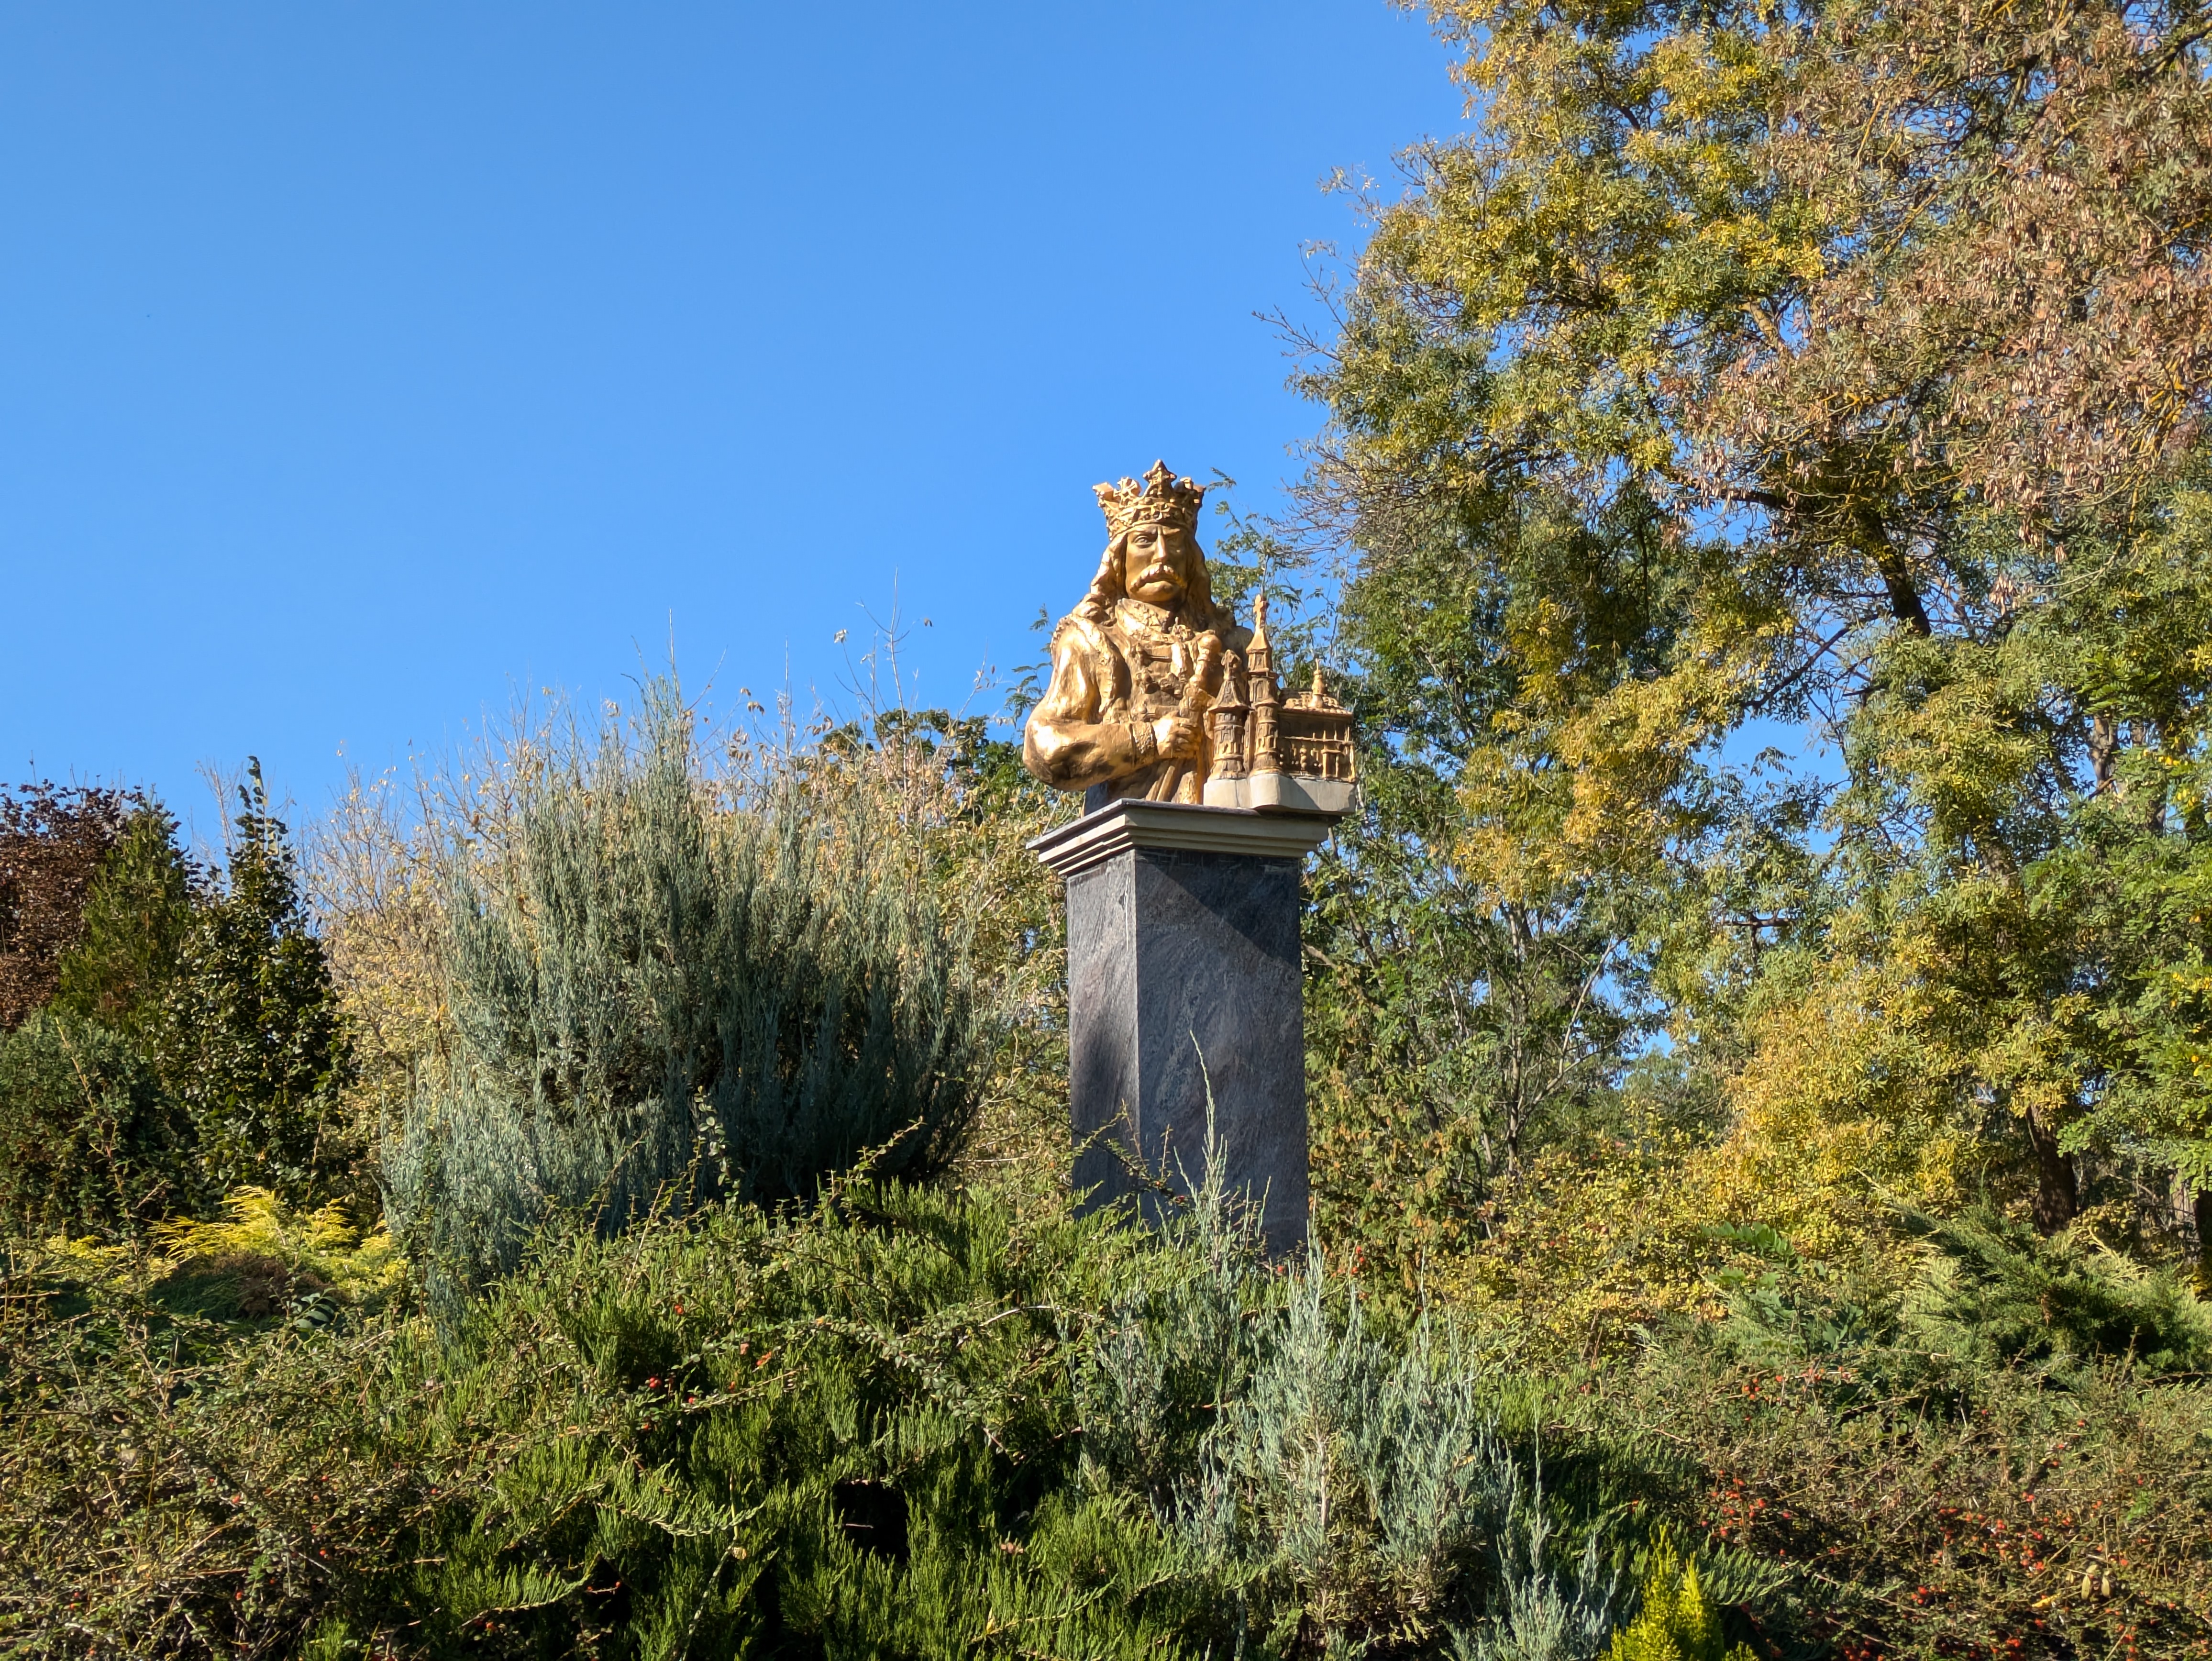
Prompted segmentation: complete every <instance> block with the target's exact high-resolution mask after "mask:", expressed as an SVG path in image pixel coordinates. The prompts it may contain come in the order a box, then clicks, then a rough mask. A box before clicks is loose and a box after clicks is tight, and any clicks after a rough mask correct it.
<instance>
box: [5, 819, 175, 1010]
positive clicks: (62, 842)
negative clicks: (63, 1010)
mask: <svg viewBox="0 0 2212 1661" xmlns="http://www.w3.org/2000/svg"><path fill="white" fill-rule="evenodd" d="M142 805H143V804H141V803H139V800H138V799H137V797H136V796H133V795H131V794H129V793H128V792H125V791H121V790H109V789H103V788H99V787H97V786H94V787H89V788H78V789H67V790H64V789H58V788H56V787H54V786H53V785H52V784H32V785H26V786H24V787H22V788H21V789H17V790H13V791H8V792H4V793H0V1031H9V1030H12V1029H13V1028H15V1027H16V1026H19V1025H21V1024H22V1022H23V1020H24V1019H25V1018H26V1017H27V1016H28V1015H29V1014H30V1013H31V1012H32V1011H33V1009H36V1008H38V1007H40V1005H41V1004H43V1003H45V1002H46V1000H47V999H49V998H51V997H52V996H53V994H54V987H55V984H56V983H57V981H58V978H59V976H60V966H61V960H62V958H63V957H64V955H65V954H67V952H69V950H70V947H72V946H75V945H76V943H77V940H78V939H79V937H80V936H81V934H82V932H83V916H84V902H85V895H86V894H87V892H88V891H89V890H90V889H91V887H92V883H93V879H94V876H95V875H96V874H97V873H98V872H99V869H100V861H101V859H102V858H104V857H105V856H106V853H107V850H108V849H111V848H112V847H113V846H114V845H115V843H116V841H117V839H118V837H121V836H122V834H123V831H124V827H125V824H126V823H127V822H128V821H129V819H130V818H131V812H132V810H133V808H134V806H142Z"/></svg>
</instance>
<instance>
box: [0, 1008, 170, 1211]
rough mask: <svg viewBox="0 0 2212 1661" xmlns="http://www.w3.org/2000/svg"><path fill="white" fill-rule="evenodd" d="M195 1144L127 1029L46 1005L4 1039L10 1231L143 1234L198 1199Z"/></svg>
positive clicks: (0, 1049) (5, 1189) (1, 1173)
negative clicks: (148, 1225)
mask: <svg viewBox="0 0 2212 1661" xmlns="http://www.w3.org/2000/svg"><path fill="white" fill-rule="evenodd" d="M191 1141H192V1135H191V1122H190V1120H189V1119H188V1118H186V1116H185V1114H184V1112H183V1111H182V1110H181V1109H180V1108H179V1105H178V1104H177V1103H176V1101H175V1099H174V1098H173V1097H172V1096H171V1095H170V1093H169V1092H168V1091H167V1089H166V1088H165V1087H164V1086H163V1084H162V1082H161V1079H160V1078H159V1076H158V1075H157V1074H155V1071H154V1068H153V1067H152V1065H151V1064H150V1063H149V1062H148V1061H147V1060H146V1058H145V1056H144V1055H143V1052H142V1051H141V1050H140V1048H139V1046H138V1045H137V1043H135V1042H134V1041H133V1040H132V1039H131V1037H128V1036H127V1035H125V1034H124V1033H120V1032H117V1031H113V1030H112V1029H110V1028H108V1027H106V1026H103V1025H100V1024H99V1023H98V1022H95V1021H88V1020H82V1019H76V1018H73V1017H70V1016H68V1015H64V1014H58V1013H54V1012H52V1011H51V1010H45V1009H41V1010H38V1011H35V1012H33V1014H32V1015H31V1016H30V1018H29V1019H27V1020H26V1021H25V1022H24V1023H23V1024H22V1025H21V1026H19V1027H18V1028H16V1030H15V1031H13V1032H11V1033H9V1034H8V1035H7V1036H6V1037H0V1211H4V1214H5V1216H6V1219H7V1222H8V1224H9V1226H10V1227H12V1228H13V1229H15V1230H16V1231H18V1232H24V1233H28V1234H33V1235H46V1234H86V1235H91V1236H94V1237H95V1238H103V1239H110V1240H114V1239H123V1238H130V1237H132V1236H135V1235H137V1234H138V1233H140V1232H142V1231H143V1226H144V1225H145V1224H146V1223H147V1222H148V1221H149V1220H151V1219H154V1218H156V1217H161V1216H163V1215H166V1214H167V1213H169V1212H170V1211H172V1210H174V1209H177V1208H181V1207H184V1206H187V1205H189V1204H191V1202H193V1201H194V1199H196V1198H197V1197H198V1190H199V1187H200V1183H201V1177H200V1175H199V1172H198V1171H197V1168H196V1166H195V1165H193V1163H192V1161H191Z"/></svg>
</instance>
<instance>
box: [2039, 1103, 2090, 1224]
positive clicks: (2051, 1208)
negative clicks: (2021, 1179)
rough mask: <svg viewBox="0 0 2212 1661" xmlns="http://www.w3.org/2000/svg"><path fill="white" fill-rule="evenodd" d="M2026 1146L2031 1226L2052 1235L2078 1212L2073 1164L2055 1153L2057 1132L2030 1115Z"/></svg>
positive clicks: (2078, 1196) (2078, 1191) (2077, 1186)
mask: <svg viewBox="0 0 2212 1661" xmlns="http://www.w3.org/2000/svg"><path fill="white" fill-rule="evenodd" d="M2026 1122H2027V1141H2028V1146H2029V1147H2033V1149H2034V1150H2035V1226H2036V1228H2037V1230H2038V1231H2039V1232H2041V1233H2045V1234H2056V1233H2057V1232H2058V1231H2059V1230H2060V1229H2062V1228H2063V1227H2065V1226H2066V1225H2067V1224H2069V1223H2070V1222H2072V1221H2073V1220H2074V1218H2075V1214H2076V1213H2078V1212H2079V1211H2080V1210H2081V1187H2080V1185H2079V1184H2078V1183H2075V1180H2074V1161H2073V1160H2071V1159H2068V1158H2067V1157H2066V1156H2065V1155H2064V1154H2063V1153H2060V1152H2059V1151H2058V1136H2057V1132H2055V1131H2054V1130H2052V1129H2051V1127H2050V1126H2048V1125H2046V1124H2045V1123H2043V1121H2042V1120H2041V1119H2040V1118H2039V1117H2038V1116H2036V1115H2035V1114H2034V1113H2033V1112H2031V1113H2029V1114H2028V1115H2027V1121H2026Z"/></svg>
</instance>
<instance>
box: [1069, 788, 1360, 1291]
mask: <svg viewBox="0 0 2212 1661" xmlns="http://www.w3.org/2000/svg"><path fill="white" fill-rule="evenodd" d="M1333 823H1334V815H1322V814H1308V813H1262V812H1251V811H1248V810H1242V809H1234V808H1223V807H1195V806H1177V805H1175V804H1173V803H1168V802H1149V801H1126V800H1125V801H1117V802H1115V803H1113V804H1111V805H1110V806H1107V807H1104V808H1103V809H1101V810H1100V811H1098V812H1094V813H1088V814H1085V816H1084V817H1083V818H1079V819H1078V820H1076V821H1075V822H1074V823H1073V824H1066V825H1062V826H1061V827H1060V829H1059V830H1057V831H1053V832H1051V833H1050V834H1049V835H1048V836H1044V837H1039V838H1038V839H1037V840H1036V842H1035V843H1031V844H1030V846H1031V847H1032V848H1033V849H1035V850H1036V854H1037V856H1038V857H1039V858H1040V859H1042V861H1044V862H1045V863H1046V864H1047V865H1048V866H1050V867H1052V868H1053V869H1054V871H1057V872H1059V873H1060V874H1061V875H1062V876H1064V877H1065V878H1066V879H1067V1003H1068V1095H1069V1098H1070V1105H1071V1116H1072V1117H1073V1121H1074V1131H1075V1141H1076V1146H1077V1147H1078V1148H1079V1150H1082V1151H1081V1152H1080V1153H1079V1156H1078V1158H1077V1159H1076V1164H1075V1187H1076V1189H1078V1191H1079V1192H1080V1191H1082V1190H1085V1189H1089V1190H1091V1199H1090V1202H1089V1203H1090V1204H1091V1205H1093V1206H1097V1205H1102V1204H1107V1203H1110V1202H1113V1201H1115V1200H1117V1199H1120V1198H1121V1197H1122V1196H1125V1195H1127V1194H1128V1193H1130V1192H1131V1191H1133V1189H1139V1188H1141V1186H1142V1184H1141V1183H1139V1182H1137V1181H1136V1180H1134V1179H1133V1177H1132V1175H1131V1171H1130V1167H1131V1165H1132V1164H1135V1165H1140V1166H1141V1167H1142V1168H1143V1169H1145V1170H1147V1171H1151V1172H1152V1174H1153V1175H1154V1176H1155V1177H1158V1178H1159V1179H1160V1180H1162V1181H1164V1183H1167V1184H1169V1185H1170V1187H1172V1188H1174V1189H1177V1190H1187V1189H1189V1188H1191V1187H1193V1186H1194V1185H1195V1184H1197V1183H1199V1182H1200V1181H1201V1180H1202V1179H1203V1177H1204V1175H1205V1168H1206V1089H1207V1086H1208V1085H1209V1083H1210V1084H1211V1086H1212V1092H1213V1116H1214V1119H1213V1122H1214V1135H1215V1137H1216V1139H1217V1143H1218V1147H1220V1149H1221V1154H1222V1157H1223V1159H1224V1160H1225V1176H1226V1179H1227V1182H1228V1184H1229V1186H1230V1187H1231V1188H1232V1189H1243V1190H1244V1191H1245V1192H1247V1193H1248V1194H1249V1196H1251V1198H1252V1199H1253V1201H1254V1202H1255V1203H1259V1204H1262V1205H1264V1207H1265V1221H1264V1224H1263V1232H1264V1234H1265V1237H1266V1239H1267V1248H1268V1250H1269V1251H1270V1252H1271V1253H1276V1254H1279V1253H1283V1252H1287V1251H1290V1250H1295V1249H1297V1247H1299V1246H1302V1245H1303V1244H1304V1242H1305V1238H1306V1086H1305V1022H1304V1006H1303V999H1302V994H1301V989H1300V983H1299V963H1298V887H1299V879H1300V876H1301V873H1302V872H1303V869H1304V861H1305V855H1307V854H1308V853H1309V852H1310V851H1311V850H1312V849H1315V848H1316V847H1318V846H1320V844H1321V843H1322V839H1323V838H1324V837H1327V836H1328V831H1329V827H1330V825H1331V824H1333ZM1145 1204H1146V1208H1147V1209H1148V1210H1150V1209H1152V1208H1154V1207H1156V1206H1157V1204H1158V1202H1157V1201H1156V1200H1154V1199H1152V1198H1151V1197H1150V1196H1148V1197H1147V1198H1146V1202H1145Z"/></svg>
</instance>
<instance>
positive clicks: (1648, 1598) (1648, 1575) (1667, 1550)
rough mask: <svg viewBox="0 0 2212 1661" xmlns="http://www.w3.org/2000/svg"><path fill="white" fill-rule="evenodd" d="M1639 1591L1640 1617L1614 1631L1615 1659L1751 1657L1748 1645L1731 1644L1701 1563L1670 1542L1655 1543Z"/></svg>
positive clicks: (1734, 1660)
mask: <svg viewBox="0 0 2212 1661" xmlns="http://www.w3.org/2000/svg"><path fill="white" fill-rule="evenodd" d="M1641 1592H1642V1607H1641V1608H1640V1609H1638V1611H1637V1615H1636V1619H1635V1620H1633V1621H1630V1622H1629V1624H1628V1625H1627V1626H1626V1628H1622V1629H1621V1630H1620V1632H1617V1633H1615V1634H1613V1661H1753V1656H1752V1651H1751V1646H1750V1645H1748V1644H1738V1645H1735V1646H1734V1647H1730V1646H1729V1643H1728V1640H1726V1638H1724V1637H1723V1635H1722V1633H1721V1626H1720V1615H1719V1611H1718V1610H1717V1609H1714V1607H1713V1603H1712V1600H1711V1598H1709V1597H1706V1596H1705V1587H1704V1586H1702V1585H1699V1580H1698V1566H1697V1565H1696V1564H1695V1563H1685V1562H1682V1561H1680V1559H1678V1558H1677V1557H1676V1556H1675V1555H1674V1547H1673V1545H1672V1544H1671V1543H1670V1542H1667V1541H1665V1540H1662V1541H1660V1542H1657V1544H1656V1546H1655V1547H1654V1548H1653V1550H1652V1553H1651V1560H1650V1567H1648V1568H1647V1569H1645V1571H1644V1585H1643V1586H1642V1588H1641Z"/></svg>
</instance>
